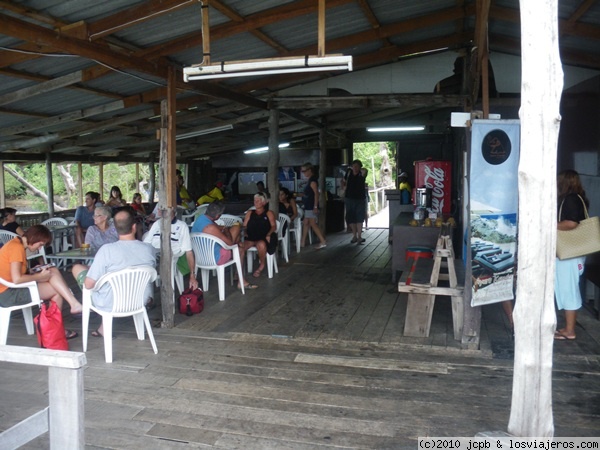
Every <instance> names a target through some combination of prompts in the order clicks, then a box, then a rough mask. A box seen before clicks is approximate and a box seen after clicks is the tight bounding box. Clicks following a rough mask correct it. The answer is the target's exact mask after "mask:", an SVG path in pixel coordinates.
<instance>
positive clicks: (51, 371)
mask: <svg viewBox="0 0 600 450" xmlns="http://www.w3.org/2000/svg"><path fill="white" fill-rule="evenodd" d="M0 361H3V362H11V363H17V364H31V365H35V366H47V367H48V397H49V406H48V407H46V408H44V409H43V410H41V411H39V412H37V413H35V414H33V415H32V416H30V417H28V418H27V419H25V420H23V421H21V422H19V423H18V424H16V425H14V426H13V427H11V428H9V429H8V430H6V431H4V432H3V433H1V434H0V448H1V449H3V450H9V449H16V448H19V447H21V446H23V445H25V444H26V443H27V442H29V441H31V440H33V439H35V438H36V437H38V436H40V435H42V434H44V433H46V432H49V438H50V439H49V440H50V448H51V449H57V450H58V449H61V450H62V449H67V448H68V449H83V448H84V447H85V424H84V396H83V366H84V365H85V364H86V363H87V360H86V357H85V353H80V352H65V351H60V350H46V349H43V348H32V347H18V346H14V345H2V346H0ZM32 388H38V389H40V388H39V387H36V386H35V385H32Z"/></svg>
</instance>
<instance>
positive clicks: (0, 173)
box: [0, 161, 6, 208]
mask: <svg viewBox="0 0 600 450" xmlns="http://www.w3.org/2000/svg"><path fill="white" fill-rule="evenodd" d="M0 208H6V185H5V184H4V161H0Z"/></svg>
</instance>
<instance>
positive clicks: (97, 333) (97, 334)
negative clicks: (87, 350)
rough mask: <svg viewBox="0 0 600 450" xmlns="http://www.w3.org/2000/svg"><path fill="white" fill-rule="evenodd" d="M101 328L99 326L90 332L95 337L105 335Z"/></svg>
mask: <svg viewBox="0 0 600 450" xmlns="http://www.w3.org/2000/svg"><path fill="white" fill-rule="evenodd" d="M99 330H100V328H98V329H97V330H94V331H92V332H91V333H90V334H91V335H92V336H94V337H104V335H103V334H102V333H100V331H99Z"/></svg>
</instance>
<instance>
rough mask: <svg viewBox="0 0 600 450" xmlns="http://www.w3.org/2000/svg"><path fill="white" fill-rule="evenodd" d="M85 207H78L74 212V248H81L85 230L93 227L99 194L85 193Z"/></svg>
mask: <svg viewBox="0 0 600 450" xmlns="http://www.w3.org/2000/svg"><path fill="white" fill-rule="evenodd" d="M84 201H85V205H82V206H78V207H77V209H76V210H75V225H76V226H75V247H76V248H79V247H81V244H83V242H84V240H85V233H86V232H87V229H88V228H89V227H91V226H92V225H94V211H95V210H96V204H97V203H98V202H99V201H100V194H98V193H97V192H93V191H89V192H86V193H85V200H84Z"/></svg>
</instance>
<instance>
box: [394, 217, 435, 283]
mask: <svg viewBox="0 0 600 450" xmlns="http://www.w3.org/2000/svg"><path fill="white" fill-rule="evenodd" d="M412 218H413V215H412V213H405V212H403V213H400V214H399V215H398V217H396V219H395V220H394V223H393V225H392V237H393V239H392V283H396V281H397V280H398V272H399V271H404V270H407V269H408V268H409V267H408V265H407V262H406V260H405V257H406V247H411V246H413V245H420V246H425V247H430V248H431V249H434V248H435V246H436V243H437V238H438V235H439V233H440V229H439V228H437V227H411V226H410V225H409V224H408V222H409V221H410V220H411V219H412Z"/></svg>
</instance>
